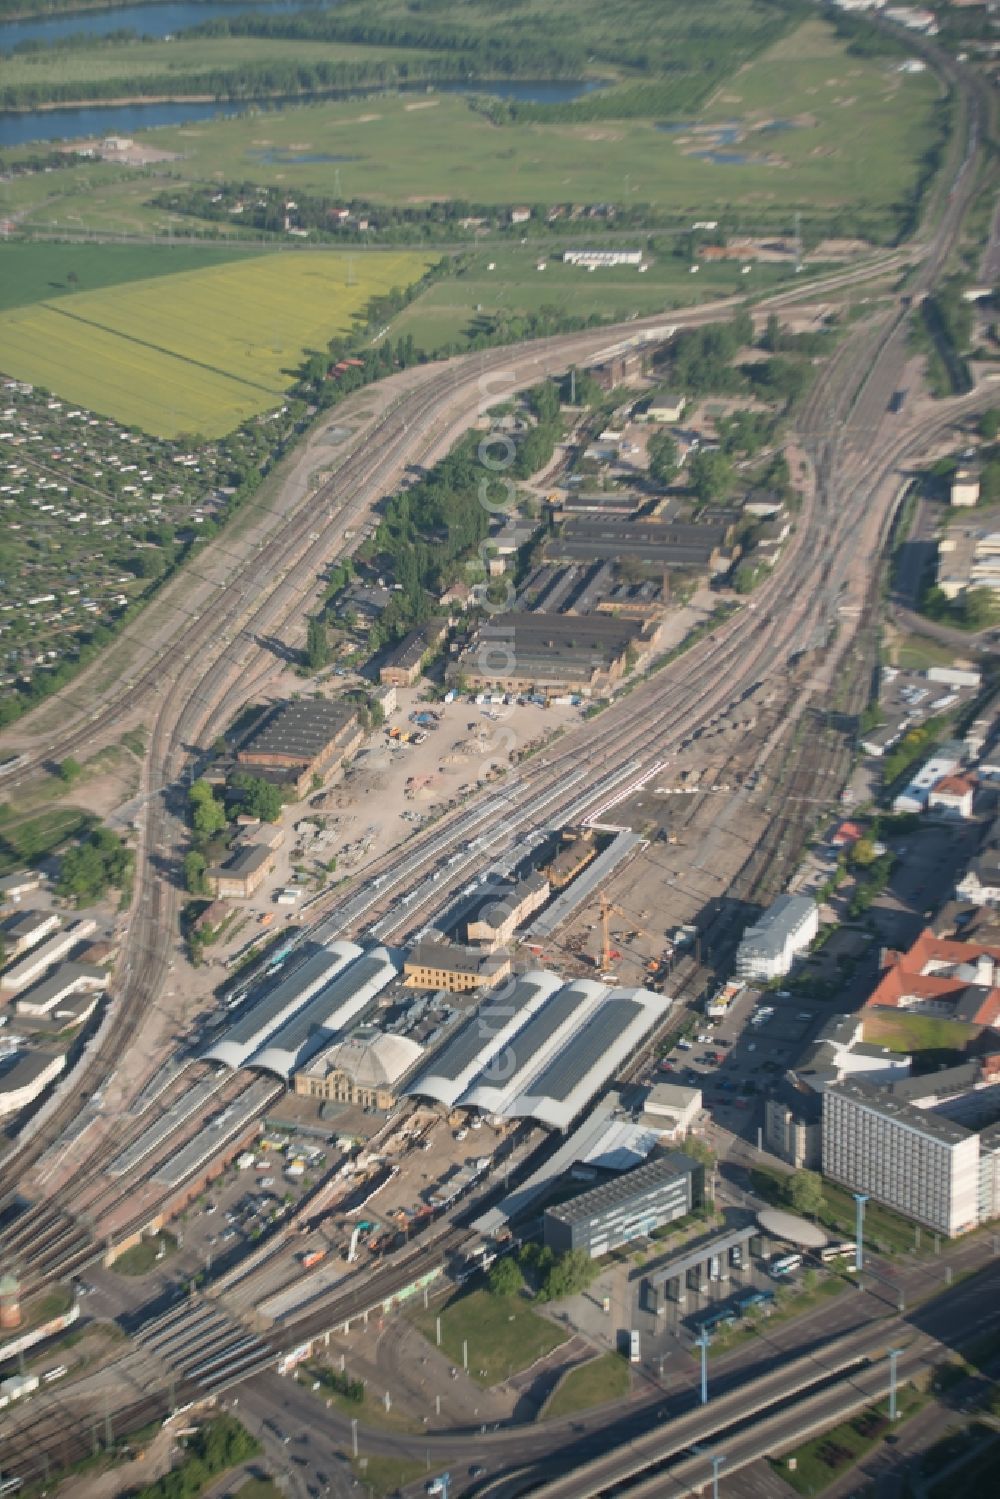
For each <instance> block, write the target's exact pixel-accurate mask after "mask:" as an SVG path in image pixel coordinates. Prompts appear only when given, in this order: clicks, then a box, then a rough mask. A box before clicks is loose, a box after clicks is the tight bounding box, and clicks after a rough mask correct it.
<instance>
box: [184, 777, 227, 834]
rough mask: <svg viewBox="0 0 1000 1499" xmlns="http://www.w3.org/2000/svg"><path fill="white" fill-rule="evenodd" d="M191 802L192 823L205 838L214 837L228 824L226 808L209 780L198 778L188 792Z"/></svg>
mask: <svg viewBox="0 0 1000 1499" xmlns="http://www.w3.org/2000/svg"><path fill="white" fill-rule="evenodd" d="M188 801H189V802H190V804H191V824H192V826H193V828H194V830H195V832H196V833H200V834H201V836H202V837H203V838H212V837H214V835H215V834H216V833H221V832H222V829H223V828H224V827H225V826H226V809H225V807H224V806H223V805H222V803H221V802H220V801H217V800H216V796H215V792H214V791H213V790H212V788H211V786H210V785H209V784H208V782H207V781H203V780H198V781H195V782H194V784H193V785H192V787H191V789H190V791H189V792H188Z"/></svg>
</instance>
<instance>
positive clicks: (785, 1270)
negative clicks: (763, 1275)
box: [767, 1254, 802, 1280]
mask: <svg viewBox="0 0 1000 1499" xmlns="http://www.w3.org/2000/svg"><path fill="white" fill-rule="evenodd" d="M801 1264H802V1256H801V1254H779V1255H777V1256H776V1257H775V1258H774V1259H773V1260H772V1261H771V1263H770V1264H769V1265H768V1267H767V1268H768V1271H769V1272H770V1274H771V1275H773V1276H774V1277H775V1278H776V1279H778V1280H780V1279H781V1277H782V1276H784V1275H791V1274H792V1272H793V1271H794V1270H797V1269H798V1268H799V1266H800V1265H801Z"/></svg>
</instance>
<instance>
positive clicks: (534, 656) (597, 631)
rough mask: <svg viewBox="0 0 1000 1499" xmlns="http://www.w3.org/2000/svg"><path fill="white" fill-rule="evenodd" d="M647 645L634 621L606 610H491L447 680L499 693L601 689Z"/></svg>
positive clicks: (639, 627)
mask: <svg viewBox="0 0 1000 1499" xmlns="http://www.w3.org/2000/svg"><path fill="white" fill-rule="evenodd" d="M648 647H649V638H648V636H647V635H646V634H644V632H643V627H642V625H641V623H640V622H639V621H638V620H634V619H618V618H615V617H613V616H611V615H607V614H589V615H587V616H585V617H582V616H579V615H575V614H497V615H494V616H493V618H492V619H490V620H489V621H488V622H487V623H485V624H484V625H483V626H482V628H481V629H480V630H479V631H478V632H477V635H476V638H475V640H474V641H473V642H472V643H471V644H470V645H469V646H467V647H466V649H465V650H464V651H463V652H462V654H461V656H460V657H459V658H458V660H457V661H456V662H455V663H454V665H453V666H451V667H449V676H450V677H451V678H452V679H453V680H456V681H457V680H459V679H461V680H462V681H463V682H465V683H466V684H467V685H468V686H469V687H472V688H476V689H477V690H478V689H480V688H486V689H490V688H493V689H497V690H499V691H501V692H525V691H538V692H565V691H576V692H580V693H583V694H586V695H589V694H590V693H593V692H604V691H606V690H607V689H608V687H610V686H611V685H612V684H613V683H614V682H616V681H618V680H619V679H620V678H621V677H622V676H624V674H625V672H626V670H627V669H628V664H629V660H630V657H631V656H632V654H633V653H636V654H638V653H641V652H642V651H644V650H647V649H648Z"/></svg>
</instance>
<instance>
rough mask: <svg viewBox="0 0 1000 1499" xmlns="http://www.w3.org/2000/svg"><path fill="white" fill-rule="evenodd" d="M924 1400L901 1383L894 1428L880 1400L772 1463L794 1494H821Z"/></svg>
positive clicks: (920, 1405) (921, 1406)
mask: <svg viewBox="0 0 1000 1499" xmlns="http://www.w3.org/2000/svg"><path fill="white" fill-rule="evenodd" d="M926 1403H927V1402H926V1400H925V1398H924V1396H922V1395H919V1394H917V1392H916V1391H915V1390H913V1389H911V1388H910V1387H909V1386H908V1385H903V1386H902V1387H901V1389H900V1391H899V1397H898V1402H897V1419H896V1425H895V1426H894V1427H892V1428H890V1427H889V1420H888V1401H884V1400H883V1401H879V1403H878V1404H877V1405H874V1406H870V1407H869V1408H868V1409H867V1410H864V1411H861V1412H860V1413H859V1414H858V1415H856V1416H851V1417H850V1418H849V1419H848V1420H847V1421H842V1422H841V1423H840V1425H838V1426H834V1427H832V1428H831V1429H830V1430H829V1431H825V1432H823V1433H822V1434H821V1435H820V1436H818V1437H812V1438H811V1440H810V1441H808V1442H803V1444H802V1445H801V1446H800V1447H796V1448H795V1450H794V1451H793V1452H788V1453H786V1454H785V1456H784V1457H782V1458H772V1460H771V1461H772V1466H773V1467H774V1469H775V1472H777V1473H780V1474H781V1476H782V1478H783V1479H784V1480H785V1482H786V1483H787V1484H790V1485H791V1487H792V1488H793V1489H794V1490H795V1492H796V1493H797V1494H805V1495H813V1494H822V1492H823V1490H824V1489H826V1488H829V1486H830V1484H831V1483H832V1482H833V1480H834V1478H836V1477H837V1476H838V1474H841V1473H845V1472H846V1471H847V1470H848V1469H849V1468H853V1467H854V1466H855V1464H856V1463H859V1462H860V1461H861V1459H862V1458H863V1457H864V1456H866V1454H867V1453H869V1452H870V1451H871V1450H872V1448H873V1447H875V1446H877V1445H878V1443H879V1442H882V1441H884V1440H885V1438H886V1435H887V1433H888V1432H889V1430H890V1429H891V1430H893V1431H898V1430H899V1429H900V1427H901V1426H902V1425H903V1424H904V1423H905V1422H906V1421H908V1420H910V1418H911V1417H912V1416H915V1415H916V1414H917V1413H918V1411H920V1410H922V1409H923V1407H924V1405H925V1404H926Z"/></svg>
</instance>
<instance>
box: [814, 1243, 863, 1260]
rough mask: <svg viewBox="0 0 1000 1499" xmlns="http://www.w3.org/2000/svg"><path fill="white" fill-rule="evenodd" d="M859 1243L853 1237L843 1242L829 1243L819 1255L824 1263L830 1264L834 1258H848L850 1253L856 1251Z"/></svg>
mask: <svg viewBox="0 0 1000 1499" xmlns="http://www.w3.org/2000/svg"><path fill="white" fill-rule="evenodd" d="M856 1250H857V1245H856V1244H855V1243H854V1242H853V1240H851V1239H845V1240H844V1242H843V1243H842V1244H828V1245H827V1246H826V1248H825V1249H821V1250H820V1252H819V1257H820V1259H821V1261H822V1262H823V1264H824V1265H829V1264H830V1262H831V1261H832V1260H842V1259H846V1258H847V1256H848V1255H853V1254H855V1253H856Z"/></svg>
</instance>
